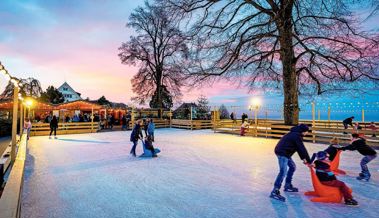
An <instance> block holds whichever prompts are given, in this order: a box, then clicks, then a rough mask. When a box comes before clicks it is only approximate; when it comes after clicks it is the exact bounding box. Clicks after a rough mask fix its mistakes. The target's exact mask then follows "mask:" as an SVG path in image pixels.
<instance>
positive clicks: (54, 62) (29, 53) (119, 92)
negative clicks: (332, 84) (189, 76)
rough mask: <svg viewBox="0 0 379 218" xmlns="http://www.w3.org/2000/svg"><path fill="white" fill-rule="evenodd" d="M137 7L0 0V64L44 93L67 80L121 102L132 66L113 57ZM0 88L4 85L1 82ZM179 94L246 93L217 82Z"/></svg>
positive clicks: (127, 2)
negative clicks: (36, 83)
mask: <svg viewBox="0 0 379 218" xmlns="http://www.w3.org/2000/svg"><path fill="white" fill-rule="evenodd" d="M141 4H143V0H124V1H121V0H115V1H101V0H94V1H38V0H35V1H13V0H5V1H4V0H2V1H1V2H0V60H1V62H2V63H3V64H4V65H5V66H6V67H7V69H8V70H9V71H10V72H11V73H12V75H14V76H17V77H20V78H26V77H34V78H36V79H38V80H39V81H40V82H41V84H42V87H43V88H44V89H45V88H47V86H49V85H54V86H55V87H58V86H60V85H61V84H62V83H63V82H64V81H67V82H68V83H69V84H70V85H71V86H72V87H73V88H74V89H75V90H76V91H78V92H80V93H82V96H83V97H89V98H91V99H97V98H99V97H100V96H101V95H105V96H106V97H107V98H108V99H110V100H112V101H118V102H126V103H127V102H129V101H130V97H131V96H132V95H133V93H132V91H131V84H130V79H131V77H132V76H133V75H134V74H135V73H136V71H137V68H136V67H131V66H126V65H123V64H121V62H120V59H119V58H118V56H117V54H118V47H120V45H121V43H122V42H125V41H127V40H128V38H129V36H130V34H131V33H132V30H131V29H127V28H126V27H125V24H126V22H127V19H128V17H129V15H130V13H131V11H132V10H133V9H134V8H136V7H137V6H138V5H141ZM0 85H1V86H0V88H1V89H3V88H4V87H5V84H4V80H2V81H1V83H0ZM183 94H184V97H183V101H187V100H195V99H197V97H198V96H199V95H200V94H204V95H207V96H208V97H212V96H219V95H225V96H228V97H234V95H236V96H238V97H241V96H245V95H246V94H247V91H246V90H237V92H236V90H235V88H234V87H232V86H230V85H227V84H218V85H216V86H215V87H214V88H207V89H203V90H198V89H197V90H196V91H195V90H191V91H187V90H184V93H183ZM215 100H216V99H215ZM226 101H228V100H227V99H226ZM229 101H230V99H229Z"/></svg>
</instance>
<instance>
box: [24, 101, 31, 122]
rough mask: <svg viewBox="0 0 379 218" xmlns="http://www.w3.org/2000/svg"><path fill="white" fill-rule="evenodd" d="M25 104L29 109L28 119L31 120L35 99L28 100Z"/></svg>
mask: <svg viewBox="0 0 379 218" xmlns="http://www.w3.org/2000/svg"><path fill="white" fill-rule="evenodd" d="M25 104H26V106H27V107H28V119H30V107H32V105H33V99H31V98H28V99H27V100H26V101H25Z"/></svg>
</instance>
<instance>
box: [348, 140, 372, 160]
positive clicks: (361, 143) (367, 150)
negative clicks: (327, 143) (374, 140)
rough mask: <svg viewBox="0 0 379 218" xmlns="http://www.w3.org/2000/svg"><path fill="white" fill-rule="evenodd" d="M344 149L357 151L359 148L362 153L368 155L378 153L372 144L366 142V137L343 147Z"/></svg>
mask: <svg viewBox="0 0 379 218" xmlns="http://www.w3.org/2000/svg"><path fill="white" fill-rule="evenodd" d="M342 150H344V151H345V150H350V151H355V150H357V151H358V152H359V153H360V154H362V155H364V156H366V155H376V151H375V150H374V149H373V148H371V147H370V146H368V145H367V144H366V140H365V139H362V138H360V139H358V140H356V141H354V142H353V143H352V144H350V145H348V146H346V147H343V148H342Z"/></svg>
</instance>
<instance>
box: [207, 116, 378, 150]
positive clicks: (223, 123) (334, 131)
mask: <svg viewBox="0 0 379 218" xmlns="http://www.w3.org/2000/svg"><path fill="white" fill-rule="evenodd" d="M241 123H242V122H241V120H236V121H232V120H218V121H216V122H215V124H214V131H215V132H227V133H233V134H240V126H241ZM300 123H304V124H307V125H309V126H310V131H311V132H310V133H309V134H308V135H307V136H306V137H304V139H305V140H306V141H313V142H324V143H325V142H326V143H328V142H329V141H330V139H331V138H333V137H338V138H339V139H340V141H341V143H348V142H349V141H350V134H345V133H344V132H346V133H353V132H357V133H360V134H364V135H365V138H366V139H367V142H368V144H369V145H372V146H375V147H378V148H379V138H378V137H372V135H373V134H376V135H378V136H379V130H376V131H375V132H374V131H373V130H371V129H368V126H369V125H370V123H360V125H361V126H362V129H361V130H358V131H355V130H353V129H352V128H351V127H349V129H347V130H345V129H344V127H343V124H342V122H341V121H330V122H328V121H315V122H312V121H311V120H301V121H300ZM376 125H378V123H376ZM290 128H292V126H287V125H284V124H283V121H282V120H265V119H260V120H257V125H255V123H254V122H251V124H250V127H249V129H248V131H247V133H246V135H251V136H258V137H266V138H269V137H270V138H280V137H282V136H283V135H284V134H286V133H287V132H288V131H289V130H290Z"/></svg>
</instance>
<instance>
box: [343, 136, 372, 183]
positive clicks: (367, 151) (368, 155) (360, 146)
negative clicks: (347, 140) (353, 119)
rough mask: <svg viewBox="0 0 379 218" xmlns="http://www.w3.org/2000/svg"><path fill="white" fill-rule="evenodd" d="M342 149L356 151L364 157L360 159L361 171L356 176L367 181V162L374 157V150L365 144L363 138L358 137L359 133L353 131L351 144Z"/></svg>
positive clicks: (369, 175) (368, 178) (368, 173)
mask: <svg viewBox="0 0 379 218" xmlns="http://www.w3.org/2000/svg"><path fill="white" fill-rule="evenodd" d="M342 150H344V151H345V150H350V151H355V150H356V151H358V152H359V153H360V154H362V155H363V156H364V157H363V158H362V160H361V169H362V172H361V173H360V174H359V176H358V177H357V179H358V180H366V181H369V180H370V177H371V174H370V171H369V170H368V167H367V164H368V163H369V162H370V161H372V160H374V159H375V158H376V151H375V150H374V149H372V148H371V147H370V146H368V145H367V144H366V140H365V139H364V138H361V137H359V134H357V133H353V134H352V139H351V144H350V145H348V146H346V147H343V148H342Z"/></svg>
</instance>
